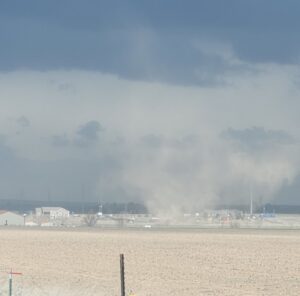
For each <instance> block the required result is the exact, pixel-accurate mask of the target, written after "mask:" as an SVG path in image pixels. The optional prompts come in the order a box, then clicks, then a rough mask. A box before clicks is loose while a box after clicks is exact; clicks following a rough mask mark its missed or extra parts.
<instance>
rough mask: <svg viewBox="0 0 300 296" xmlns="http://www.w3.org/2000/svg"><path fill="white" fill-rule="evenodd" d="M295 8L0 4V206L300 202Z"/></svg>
mask: <svg viewBox="0 0 300 296" xmlns="http://www.w3.org/2000/svg"><path fill="white" fill-rule="evenodd" d="M299 15H300V2H299V1H296V0H295V1H289V0H286V1H274V0H269V1H268V0H266V1H261V0H260V1H258V0H251V1H243V0H236V1H231V0H228V1H221V0H219V1H216V0H209V1H199V0H197V1H192V0H190V1H176V0H172V1H171V0H165V1H156V0H153V1H143V0H137V1H134V0H132V1H125V0H122V1H96V0H90V1H89V0H88V1H79V0H68V1H65V0H59V1H56V0H45V1H32V0H27V1H14V0H10V1H1V3H0V100H1V101H0V102H1V105H0V106H1V108H0V177H1V178H0V198H18V199H19V198H21V199H49V198H51V199H53V200H82V199H85V200H91V201H96V200H102V201H109V200H110V201H129V200H135V201H136V200H143V201H145V202H146V203H147V204H149V205H150V206H165V207H169V206H173V205H174V206H177V205H186V204H190V205H191V204H193V205H203V206H207V205H210V204H215V203H231V202H232V203H245V202H248V200H249V194H250V191H252V192H253V195H254V198H255V199H256V200H257V201H263V202H269V201H271V202H276V203H281V204H283V203H290V204H300V199H299V192H300V191H299V190H300V153H299V152H300V149H299V148H300V145H299V137H300V131H299V125H300V119H299V114H298V113H299V110H300V109H299V108H300V99H299V95H300V89H299V86H300V84H299V82H300V55H299V53H300V35H299V28H300V18H299Z"/></svg>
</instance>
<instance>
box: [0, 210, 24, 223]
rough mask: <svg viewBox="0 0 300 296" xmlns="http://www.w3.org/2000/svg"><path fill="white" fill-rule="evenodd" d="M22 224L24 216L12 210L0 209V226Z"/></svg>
mask: <svg viewBox="0 0 300 296" xmlns="http://www.w3.org/2000/svg"><path fill="white" fill-rule="evenodd" d="M10 225H11V226H20V225H24V217H23V216H21V215H18V214H16V213H13V212H9V211H4V210H0V226H10Z"/></svg>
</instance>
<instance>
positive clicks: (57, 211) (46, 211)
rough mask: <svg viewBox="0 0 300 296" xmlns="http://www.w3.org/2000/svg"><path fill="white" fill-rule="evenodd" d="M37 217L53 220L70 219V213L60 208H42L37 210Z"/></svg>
mask: <svg viewBox="0 0 300 296" xmlns="http://www.w3.org/2000/svg"><path fill="white" fill-rule="evenodd" d="M35 214H36V217H48V218H50V219H51V220H56V219H64V218H69V216H70V211H68V210H66V209H64V208H60V207H41V208H36V209H35Z"/></svg>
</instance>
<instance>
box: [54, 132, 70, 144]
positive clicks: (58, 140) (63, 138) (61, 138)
mask: <svg viewBox="0 0 300 296" xmlns="http://www.w3.org/2000/svg"><path fill="white" fill-rule="evenodd" d="M52 144H53V145H54V146H57V147H65V146H68V145H69V144H70V140H69V138H68V136H67V135H66V134H63V135H54V136H52Z"/></svg>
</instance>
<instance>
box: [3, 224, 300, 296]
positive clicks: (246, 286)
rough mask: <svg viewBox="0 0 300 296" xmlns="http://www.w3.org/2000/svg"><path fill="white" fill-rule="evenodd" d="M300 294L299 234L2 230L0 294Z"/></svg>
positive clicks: (224, 231) (177, 295)
mask: <svg viewBox="0 0 300 296" xmlns="http://www.w3.org/2000/svg"><path fill="white" fill-rule="evenodd" d="M120 253H124V254H125V261H126V290H127V293H129V291H130V290H131V289H132V290H133V291H134V295H136V296H150V295H156V296H169V295H170V296H171V295H172V296H183V295H184V296H190V295H195V296H199V295H243V296H244V295H284V296H290V295H300V232H299V231H269V230H268V231H263V230H257V231H254V230H236V231H234V230H223V231H221V230H197V231H196V230H191V231H188V230H186V231H183V230H179V231H174V230H172V231H171V230H170V231H168V230H161V231H154V230H141V231H130V230H95V231H94V230H92V231H90V230H43V229H41V230H38V229H34V230H33V229H30V230H27V229H23V230H22V229H9V228H1V229H0V271H1V273H0V285H1V286H0V287H1V288H0V291H1V293H0V295H8V294H7V291H8V275H7V271H8V270H9V269H10V268H13V270H14V271H20V272H22V273H23V275H20V276H15V277H14V278H13V288H14V291H13V295H28V296H29V295H31V296H35V295H39V296H41V295H68V296H69V295H105V296H106V295H107V296H115V295H120V288H119V287H120V284H119V254H120Z"/></svg>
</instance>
